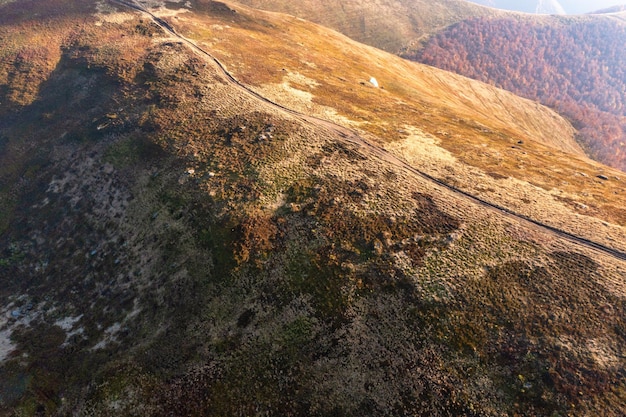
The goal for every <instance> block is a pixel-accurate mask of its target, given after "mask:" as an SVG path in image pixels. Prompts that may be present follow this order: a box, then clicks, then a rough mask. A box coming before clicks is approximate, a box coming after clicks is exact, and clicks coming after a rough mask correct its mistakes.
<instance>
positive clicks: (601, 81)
mask: <svg viewBox="0 0 626 417" xmlns="http://www.w3.org/2000/svg"><path fill="white" fill-rule="evenodd" d="M242 3H244V4H249V5H253V6H255V7H262V8H266V9H269V10H277V11H283V12H288V13H293V14H295V15H297V16H299V17H302V18H305V19H308V20H312V21H316V22H320V23H322V24H324V25H326V26H328V27H331V28H334V29H336V30H339V31H341V32H343V33H345V34H347V35H348V36H350V37H352V38H353V39H356V40H358V41H360V42H364V43H366V44H369V45H373V46H376V47H378V48H382V49H386V50H388V51H392V52H395V53H399V54H400V55H401V56H403V57H405V58H408V59H412V60H417V61H419V62H423V63H426V64H429V65H434V66H437V67H438V68H442V69H446V70H449V71H453V72H456V73H458V74H462V75H465V76H468V77H471V78H474V79H478V80H481V81H484V82H487V83H490V84H493V85H496V86H498V87H502V88H505V89H507V90H509V91H512V92H514V93H516V94H519V95H521V96H523V97H527V98H530V99H532V100H537V101H539V102H541V103H542V104H545V105H548V106H550V107H552V108H554V109H556V110H557V111H558V112H559V113H561V114H562V115H564V116H565V117H567V118H568V119H570V120H572V122H573V123H574V124H575V126H576V128H577V129H578V130H579V132H580V134H579V138H578V140H579V142H580V143H581V144H582V145H583V146H584V147H585V149H586V150H587V152H588V153H589V154H590V155H592V156H593V157H594V158H596V159H597V160H599V161H601V162H603V163H605V164H609V165H611V166H613V167H616V168H619V169H621V170H624V169H626V156H625V153H624V149H623V143H624V140H625V139H626V130H625V129H626V127H625V118H626V114H625V113H624V101H625V100H626V96H624V94H626V93H625V91H626V89H625V88H624V82H625V81H624V74H622V73H621V71H622V70H621V69H622V68H624V60H625V59H626V58H625V52H624V48H622V45H623V44H624V33H625V30H626V26H625V25H624V13H623V12H622V13H619V12H617V11H614V12H613V13H609V14H608V15H606V16H603V15H601V14H598V15H593V16H586V17H557V16H531V15H527V14H520V13H515V12H504V11H502V12H499V11H497V10H495V9H487V8H482V7H479V6H475V7H474V5H469V4H467V3H466V2H451V1H446V2H428V4H422V3H416V4H415V3H414V2H398V4H391V3H388V2H385V3H384V4H382V3H381V4H379V3H376V2H360V1H350V2H342V7H343V9H342V10H350V11H351V12H350V13H346V14H345V16H344V17H345V19H348V21H349V22H352V23H351V24H350V23H345V22H344V21H343V20H342V21H337V20H334V19H331V18H329V17H327V16H333V14H329V13H328V10H323V9H321V8H320V7H321V6H319V5H317V6H316V4H317V3H315V4H310V5H309V4H307V3H306V2H305V4H306V6H301V7H294V6H288V5H287V4H286V3H285V2H281V1H280V0H243V1H242ZM400 3H401V4H400ZM412 5H415V7H413V6H412ZM378 16H380V17H381V18H382V19H384V22H385V24H384V25H383V24H375V23H372V24H371V25H370V26H369V27H368V32H367V33H366V32H365V31H359V30H355V28H356V27H357V26H358V24H359V22H369V21H371V22H377V19H378ZM407 22H411V24H407ZM433 22H436V23H433ZM363 27H365V26H363ZM389 33H393V34H395V35H394V39H395V40H394V42H392V43H389V42H388V41H387V40H386V39H385V37H386V36H387V34H389Z"/></svg>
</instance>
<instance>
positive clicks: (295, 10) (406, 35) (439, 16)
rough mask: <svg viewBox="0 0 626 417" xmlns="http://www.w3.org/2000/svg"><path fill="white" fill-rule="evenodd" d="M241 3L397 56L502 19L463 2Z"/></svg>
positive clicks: (253, 0)
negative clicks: (470, 20)
mask: <svg viewBox="0 0 626 417" xmlns="http://www.w3.org/2000/svg"><path fill="white" fill-rule="evenodd" d="M238 3H240V4H244V5H247V6H250V7H254V8H260V9H264V10H269V11H277V12H283V13H288V14H292V15H294V16H298V17H302V18H304V19H307V20H309V21H312V22H315V23H319V24H321V25H324V26H327V27H330V28H333V29H335V30H337V31H339V32H341V33H344V34H346V35H347V36H349V37H351V38H352V39H355V40H357V41H359V42H363V43H365V44H368V45H373V46H376V47H378V48H381V49H383V50H386V51H389V52H394V53H398V52H400V51H402V50H404V49H405V48H407V47H408V46H409V45H417V44H419V42H420V41H421V40H422V39H423V38H428V37H429V36H430V35H431V34H433V33H436V32H438V31H439V30H441V29H444V28H446V27H448V26H450V25H452V24H454V23H457V22H459V21H461V20H463V19H465V18H467V17H470V16H472V17H479V16H500V15H503V13H500V12H499V11H497V10H494V9H489V8H486V7H481V6H478V5H475V4H472V3H469V2H466V1H460V0H443V1H436V2H432V1H425V0H417V1H415V0H413V1H407V0H394V1H379V0H376V1H361V0H359V1H339V0H333V1H325V2H316V1H313V0H304V1H299V2H290V1H286V0H269V1H268V0H242V1H239V2H238Z"/></svg>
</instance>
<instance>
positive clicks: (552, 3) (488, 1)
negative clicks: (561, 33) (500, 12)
mask: <svg viewBox="0 0 626 417" xmlns="http://www.w3.org/2000/svg"><path fill="white" fill-rule="evenodd" d="M471 1H472V2H474V3H478V4H484V5H486V6H491V7H497V8H500V9H507V10H518V11H521V12H529V13H534V12H535V11H536V10H537V6H538V5H539V3H542V6H543V10H544V11H546V12H548V13H563V12H565V13H567V14H581V13H588V12H593V11H596V10H600V9H606V8H608V7H611V6H619V5H626V0H541V1H533V0H530V1H528V0H527V1H520V0H471Z"/></svg>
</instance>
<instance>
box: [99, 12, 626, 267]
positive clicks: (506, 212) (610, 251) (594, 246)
mask: <svg viewBox="0 0 626 417" xmlns="http://www.w3.org/2000/svg"><path fill="white" fill-rule="evenodd" d="M111 1H112V2H113V3H117V4H120V5H122V6H126V7H129V8H131V9H134V10H137V11H139V12H142V13H144V14H146V15H148V16H149V17H150V18H151V19H152V20H153V21H154V22H155V23H156V24H157V25H159V27H161V29H162V30H163V31H165V32H167V33H168V34H170V35H172V36H173V37H176V38H177V39H179V40H180V41H181V42H182V43H184V44H185V45H187V46H188V47H189V48H191V49H192V50H193V51H194V52H195V53H197V54H198V55H200V56H202V57H203V58H204V59H206V60H208V61H210V62H212V63H213V64H214V65H216V66H217V68H218V69H219V71H220V72H221V74H222V75H223V76H224V77H225V79H226V80H227V81H228V82H229V83H230V84H232V85H233V86H235V87H237V88H238V89H239V90H241V91H243V92H244V93H246V94H247V95H248V96H250V97H252V98H253V99H255V100H257V101H259V102H262V103H263V104H264V105H266V106H270V107H271V108H272V109H273V110H278V111H280V112H282V113H284V114H287V115H289V116H291V117H295V118H296V119H298V120H300V121H302V122H304V123H306V124H308V125H312V126H315V127H318V128H319V127H321V128H323V129H325V130H327V131H329V132H331V133H332V134H334V135H335V136H337V137H339V138H340V140H341V141H343V142H346V143H350V144H353V145H357V146H358V147H359V148H361V150H362V151H364V152H365V153H367V154H369V155H373V156H375V157H377V158H379V159H381V160H383V161H385V162H388V163H390V164H392V165H394V166H396V167H399V168H402V169H404V170H406V171H409V172H411V173H412V174H414V175H417V176H419V177H422V178H423V179H426V180H428V181H430V182H431V183H434V184H436V185H438V186H439V187H441V188H444V189H446V190H448V191H451V192H452V193H454V194H456V195H457V196H459V197H461V198H463V199H464V200H466V201H469V202H471V203H473V204H476V205H479V206H481V207H484V208H487V209H489V210H491V211H493V212H495V213H497V214H499V215H501V216H504V217H506V218H508V219H511V220H513V221H515V222H517V223H519V224H521V225H523V226H525V227H528V228H531V229H534V230H539V231H541V232H544V233H549V234H551V235H553V236H556V237H559V238H561V239H565V240H567V241H569V242H572V243H574V244H576V245H580V246H584V247H586V248H587V249H591V250H593V251H596V252H600V253H602V254H604V255H608V256H610V257H613V258H615V259H619V260H622V261H626V252H624V251H621V250H618V249H615V248H611V247H608V246H605V245H603V244H601V243H598V242H594V241H592V240H590V239H586V238H583V237H580V236H576V235H574V234H572V233H569V232H566V231H564V230H561V229H558V228H556V227H553V226H550V225H548V224H545V223H542V222H540V221H537V220H534V219H532V218H530V217H528V216H525V215H522V214H519V213H516V212H514V211H512V210H510V209H508V208H506V207H503V206H499V205H497V204H494V203H491V202H489V201H486V200H483V199H481V198H479V197H477V196H475V195H473V194H470V193H468V192H466V191H463V190H461V189H458V188H456V187H454V186H452V185H450V184H448V183H446V182H444V181H442V180H440V179H438V178H435V177H433V176H431V175H429V174H427V173H425V172H422V171H420V170H418V169H417V168H415V167H413V166H412V165H410V164H409V163H408V162H406V161H404V160H402V159H401V158H399V157H397V156H395V155H393V154H391V153H390V152H388V151H387V150H385V149H384V148H382V147H380V146H378V145H375V144H373V143H372V142H370V141H368V140H367V139H365V138H364V137H363V136H362V135H360V134H359V133H358V132H356V131H354V130H352V129H349V128H347V127H345V126H341V125H338V124H336V123H333V122H331V121H329V120H326V119H322V118H319V117H315V116H310V115H307V114H303V113H300V112H298V111H296V110H293V109H290V108H288V107H285V106H283V105H281V104H279V103H276V102H274V101H272V100H269V99H268V98H266V97H264V96H262V95H261V94H259V93H257V92H256V91H254V90H252V89H250V88H249V87H248V86H246V85H244V84H242V83H241V82H240V81H238V80H237V79H236V78H235V77H234V76H233V75H232V74H231V73H230V72H228V70H227V69H226V67H224V65H223V64H222V63H221V62H220V61H219V60H218V59H217V58H215V57H214V56H213V55H211V54H210V53H209V52H207V51H205V50H204V49H202V48H201V47H199V46H198V45H197V44H196V43H195V42H193V41H191V40H189V39H187V38H185V37H184V36H182V35H180V34H179V33H178V32H176V30H175V29H174V28H173V27H172V26H171V25H170V24H169V23H168V22H167V21H165V20H164V19H162V18H160V17H158V16H156V15H155V14H154V13H152V12H151V11H149V10H148V9H146V8H144V7H143V6H141V5H140V4H137V3H135V2H133V1H125V0H111Z"/></svg>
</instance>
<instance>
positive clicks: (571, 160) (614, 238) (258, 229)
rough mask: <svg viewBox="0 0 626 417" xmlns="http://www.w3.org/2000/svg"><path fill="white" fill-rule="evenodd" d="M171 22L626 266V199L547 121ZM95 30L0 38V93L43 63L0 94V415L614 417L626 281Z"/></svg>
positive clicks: (423, 162) (276, 93) (312, 37)
mask: <svg viewBox="0 0 626 417" xmlns="http://www.w3.org/2000/svg"><path fill="white" fill-rule="evenodd" d="M80 3H81V4H82V2H80ZM34 4H36V3H34ZM64 4H65V3H64ZM10 6H11V4H8V5H3V6H0V14H2V13H3V12H4V11H5V10H2V7H10ZM66 6H67V7H68V8H73V7H75V6H76V7H78V2H77V3H75V4H74V3H72V2H67V3H66ZM178 6H179V5H177V4H170V7H171V9H163V10H161V11H160V12H159V15H160V16H162V18H163V19H166V20H167V21H168V22H169V24H171V26H173V27H175V28H176V29H177V30H179V31H180V32H181V33H185V34H186V35H188V36H189V37H190V38H191V37H192V38H194V39H195V40H196V41H197V42H198V44H199V45H201V46H202V47H203V48H206V50H207V51H210V52H211V53H215V55H216V56H219V58H220V59H222V60H223V61H224V63H225V65H226V66H227V68H228V69H229V70H231V71H232V72H233V73H234V74H235V76H236V77H237V78H239V79H240V80H242V81H244V82H245V83H246V84H247V85H250V86H251V87H252V88H254V89H255V90H256V91H259V92H261V93H262V94H264V95H266V96H268V97H271V98H272V99H274V100H276V101H280V102H282V103H285V104H289V105H290V106H293V107H295V108H297V109H301V110H303V111H306V112H307V114H315V115H320V116H324V117H326V118H330V119H332V120H336V121H337V122H338V123H341V124H345V125H347V126H354V127H355V128H358V129H360V130H361V131H362V132H363V133H362V134H363V135H364V136H366V137H367V138H369V139H370V140H372V141H375V143H378V144H380V145H382V146H384V147H386V148H388V149H389V150H391V151H393V152H395V153H396V154H397V155H402V156H404V157H406V159H408V160H410V162H411V163H412V164H414V165H415V166H417V167H419V168H420V169H423V170H426V171H428V172H430V173H431V174H433V175H435V176H437V177H441V178H443V179H446V181H448V180H449V181H456V182H458V185H459V186H460V187H463V188H464V189H467V190H468V191H472V192H476V193H482V195H483V196H484V197H485V198H492V199H494V200H496V201H498V202H499V203H502V204H505V203H507V202H515V201H516V202H517V203H516V204H518V205H519V207H514V208H515V209H516V210H517V209H519V210H520V211H524V210H527V211H529V212H531V211H532V210H533V207H535V208H537V207H538V208H539V210H538V211H539V213H534V212H533V213H532V214H533V215H537V216H538V217H540V218H541V219H543V220H546V221H548V220H550V219H547V217H548V216H549V215H550V214H551V213H558V215H559V217H558V218H554V219H552V221H554V222H556V223H558V225H559V227H561V228H565V229H568V230H571V231H576V232H580V233H581V234H590V233H591V232H592V230H595V233H594V234H593V235H591V236H589V237H592V238H593V239H596V240H599V241H602V242H603V243H606V244H609V245H611V246H614V247H618V248H620V247H622V246H623V245H624V242H626V239H624V238H623V227H622V226H620V224H622V225H623V217H620V216H621V215H620V212H619V210H618V207H623V206H624V205H623V201H622V200H621V199H623V193H620V192H619V191H620V190H621V188H620V187H623V182H622V181H623V180H621V179H618V178H616V176H618V174H617V173H616V172H615V171H611V170H610V169H608V168H604V167H602V166H600V165H598V164H595V163H593V162H591V161H589V160H587V159H585V158H584V157H583V156H581V155H580V154H576V149H574V148H572V149H571V150H570V151H571V152H574V153H568V152H566V148H565V147H566V144H568V143H569V144H572V143H573V142H571V135H572V130H571V128H570V127H569V126H568V124H567V123H565V122H564V121H563V120H562V119H560V118H558V117H557V116H556V115H555V114H554V113H552V112H551V111H549V110H547V109H545V108H542V107H540V106H537V105H536V104H534V103H530V102H527V101H525V100H520V99H518V98H515V97H514V96H512V95H509V94H507V93H504V92H502V91H500V90H496V89H493V88H491V87H488V86H486V85H484V84H480V83H475V82H471V81H469V80H467V79H463V78H461V77H456V76H452V75H449V74H446V73H443V72H438V71H436V70H433V69H431V68H426V67H421V66H417V65H414V64H410V63H407V62H405V61H401V60H398V59H396V58H394V57H392V56H391V55H387V54H383V53H381V52H380V51H377V50H373V49H371V48H367V47H363V46H361V45H357V44H356V43H354V42H352V41H349V40H347V39H346V38H344V37H343V36H340V35H338V34H336V33H333V32H330V31H328V30H326V29H323V28H321V27H319V26H315V25H312V24H309V23H306V22H303V21H300V20H297V19H294V18H291V17H287V16H283V15H275V14H266V13H260V12H257V11H253V10H249V9H245V8H239V7H235V6H233V5H226V4H223V3H217V2H206V3H202V4H199V5H197V6H196V9H194V12H193V13H192V12H177V8H178ZM234 9H236V12H233V10H234ZM95 12H96V11H95V10H94V11H89V10H85V11H81V12H80V13H79V16H80V17H79V18H77V17H75V16H74V17H72V18H69V20H67V24H65V25H61V24H58V21H57V20H55V19H57V17H56V16H52V17H50V18H48V17H46V16H45V15H40V16H38V17H37V18H36V19H35V20H29V21H19V22H17V23H16V24H9V23H4V24H3V25H2V36H3V43H2V45H12V47H11V49H7V52H4V50H3V52H2V57H3V58H2V61H1V62H2V67H0V68H1V71H2V73H1V74H7V73H9V72H10V71H11V70H12V69H13V68H21V67H20V65H22V62H23V61H22V60H20V59H19V52H18V51H21V50H24V49H25V48H30V49H36V50H45V51H47V52H46V53H45V54H41V58H40V59H39V60H35V61H33V65H32V67H29V69H28V71H27V72H20V74H27V77H28V79H29V80H30V81H29V83H28V89H26V88H25V84H24V83H23V82H21V81H19V79H18V78H16V77H13V78H10V77H8V76H7V75H2V76H4V77H5V78H4V79H3V80H6V81H3V82H2V84H1V86H2V88H4V89H3V90H0V92H1V93H2V96H1V97H0V102H2V103H8V104H7V105H6V106H4V107H2V109H1V110H0V138H1V139H2V140H1V141H0V146H1V147H2V148H1V149H0V157H1V158H2V161H0V162H1V163H0V187H1V188H0V190H1V192H2V193H3V194H2V196H3V198H2V199H1V200H0V201H2V202H3V203H2V204H4V206H3V207H2V209H1V211H0V213H2V218H3V223H2V228H1V229H0V277H2V278H0V279H1V280H2V285H1V286H0V415H7V416H19V415H38V414H39V415H70V414H77V415H94V416H109V415H129V416H130V415H146V416H148V415H215V416H224V415H312V416H326V415H346V416H348V415H354V416H357V415H424V416H445V415H476V416H496V415H501V414H502V413H505V414H508V415H515V414H519V415H568V414H569V415H597V414H602V415H607V416H611V415H615V416H619V415H623V414H624V412H626V410H625V409H624V404H625V403H626V386H625V385H624V380H625V379H624V376H625V375H624V369H625V366H624V357H623V352H624V349H626V332H625V330H624V329H625V328H624V326H625V323H624V314H625V313H626V312H625V308H626V303H625V302H624V300H625V298H624V297H625V294H626V288H625V287H624V280H623V277H624V274H625V266H624V263H623V261H619V260H618V259H616V258H614V257H610V256H608V255H606V254H602V253H598V252H596V251H592V250H590V249H588V248H585V247H583V246H578V245H574V244H573V243H571V242H570V241H568V240H563V239H561V238H559V237H558V236H556V235H554V234H553V233H549V232H548V231H546V230H545V229H539V228H533V227H530V226H528V225H527V224H525V223H521V222H520V221H519V220H516V219H515V218H511V217H508V216H504V215H501V214H497V213H496V212H495V211H494V210H492V209H488V208H486V207H483V206H480V205H477V204H475V203H474V202H472V201H471V200H469V199H468V198H466V197H464V196H463V195H462V194H459V193H453V192H451V191H450V190H449V189H448V188H445V187H442V186H440V185H438V184H436V183H434V182H432V181H428V180H426V179H424V178H423V177H421V176H416V175H415V174H414V173H412V172H411V171H409V170H407V169H405V168H402V167H401V166H398V165H396V164H393V163H391V159H389V158H387V159H385V158H381V157H380V155H381V153H373V152H372V151H371V150H368V148H365V147H363V146H358V145H356V144H350V143H348V142H346V140H345V139H343V138H341V137H340V136H338V135H337V134H336V131H335V130H332V129H329V128H328V126H327V125H325V124H322V123H320V124H317V123H312V122H310V119H303V118H302V117H299V116H297V115H295V114H293V113H288V112H285V111H281V110H280V109H278V108H277V107H275V106H272V105H269V104H267V103H265V102H261V101H259V100H258V99H256V98H254V97H253V96H251V95H250V94H248V93H246V92H245V91H244V90H242V89H241V88H238V87H237V86H235V85H233V84H232V83H231V82H229V80H228V79H227V78H225V77H224V75H223V74H222V73H221V72H220V71H219V69H218V68H217V67H216V66H215V64H214V62H213V61H211V60H209V59H207V57H206V56H205V55H200V54H196V53H194V52H192V50H191V49H189V48H188V47H187V46H185V44H184V43H181V40H180V39H178V38H174V37H171V36H166V35H165V33H164V32H162V31H160V29H159V28H158V27H157V26H156V25H155V24H154V23H153V22H151V21H150V19H149V18H148V17H147V16H145V15H139V14H136V13H134V12H131V11H130V10H122V8H121V7H117V6H116V7H113V6H111V5H109V6H107V7H104V6H102V7H100V10H99V11H98V12H97V13H95ZM35 22H36V24H35ZM25 35H26V36H25ZM50 39H57V40H58V41H56V43H54V42H51V41H50ZM253 57H256V58H255V59H253ZM304 57H306V59H304ZM340 57H341V59H338V58H340ZM15 72H16V73H17V72H19V71H15ZM371 76H375V77H377V79H379V82H380V85H381V86H382V87H383V88H379V89H375V88H373V87H371V86H369V85H368V80H369V78H370V77H371ZM362 82H363V84H362ZM20 88H22V89H23V90H20ZM26 90H28V94H21V95H20V94H14V92H16V91H26ZM15 97H19V100H17V99H14V98H15ZM498 103H499V104H498ZM505 108H506V109H508V110H507V111H505V110H504V109H505ZM488 114H492V115H497V117H487V115H488ZM522 115H528V117H527V118H526V119H525V118H523V117H521V116H522ZM537 119H539V120H542V121H543V122H544V123H549V126H551V130H552V132H553V133H554V132H560V133H559V138H560V139H559V140H557V141H555V143H556V144H558V145H559V146H560V147H561V148H562V149H561V150H557V149H556V148H553V147H548V145H547V144H546V143H545V142H546V141H547V138H548V136H550V135H548V134H546V133H542V132H541V130H540V129H539V124H538V123H537V122H535V120H537ZM516 120H517V122H515V121H516ZM533 138H540V139H537V140H535V139H533ZM520 141H521V142H522V143H519V142H520ZM483 145H487V146H483ZM513 147H515V148H513ZM478 150H480V151H478ZM383 155H384V154H383ZM516 158H519V159H516ZM521 164H524V165H525V167H526V168H523V169H522V168H520V165H521ZM548 169H549V170H550V175H548V176H547V175H545V172H546V170H548ZM600 172H602V173H603V174H605V175H606V178H608V179H607V180H602V179H599V178H597V177H596V175H597V174H598V173H600ZM461 173H462V174H463V175H459V174H461ZM522 173H524V174H525V175H526V177H523V176H522ZM448 177H449V178H448ZM609 177H610V178H609ZM529 181H531V182H533V183H536V184H537V185H532V184H531V183H530V182H529ZM528 190H532V193H529V194H528V195H527V194H523V195H522V193H525V192H527V191H528ZM516 193H518V194H516ZM525 198H529V199H532V201H531V200H529V202H528V203H525V202H524V201H523V200H524V199H525ZM581 202H585V203H584V204H587V206H586V207H587V208H586V209H582V208H580V207H579V208H576V207H578V206H576V204H582V203H581ZM592 204H597V206H592ZM577 210H578V211H577ZM583 210H586V211H583ZM542 216H543V217H542ZM620 222H621V223H620Z"/></svg>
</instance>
